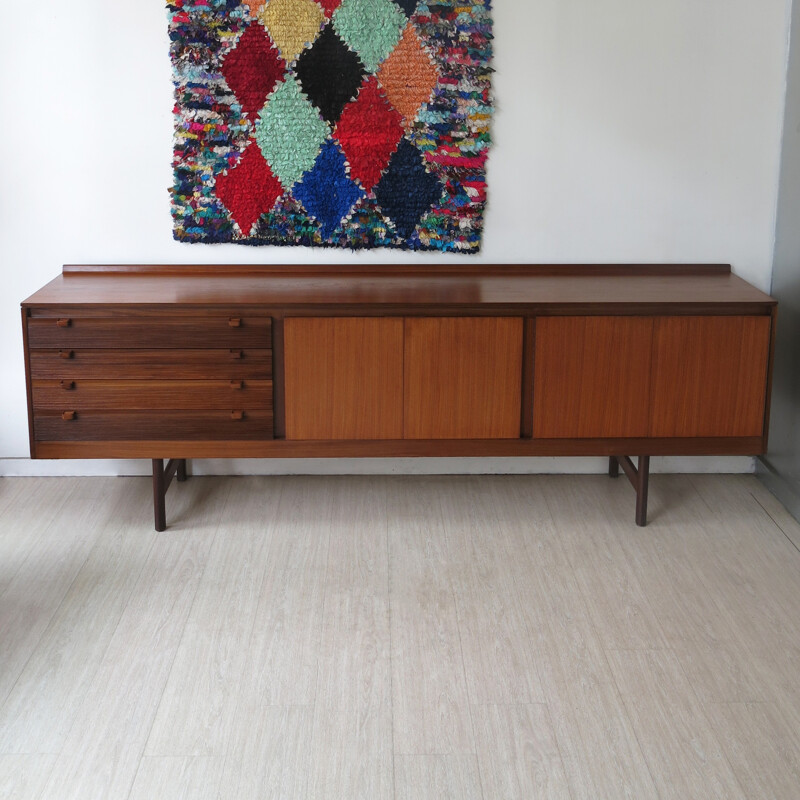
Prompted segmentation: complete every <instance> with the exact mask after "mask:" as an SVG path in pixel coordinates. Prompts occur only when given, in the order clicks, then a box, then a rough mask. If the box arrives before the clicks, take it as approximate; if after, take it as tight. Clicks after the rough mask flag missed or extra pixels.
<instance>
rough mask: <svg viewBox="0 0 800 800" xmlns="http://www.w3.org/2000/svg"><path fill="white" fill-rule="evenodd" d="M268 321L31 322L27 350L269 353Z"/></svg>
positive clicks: (64, 318)
mask: <svg viewBox="0 0 800 800" xmlns="http://www.w3.org/2000/svg"><path fill="white" fill-rule="evenodd" d="M271 333H272V320H271V319H269V318H263V317H245V318H242V317H229V316H219V317H213V316H206V317H170V318H166V317H164V316H161V315H159V316H154V317H110V318H109V317H67V316H59V317H31V318H30V319H29V320H28V345H29V347H31V348H34V349H35V348H43V347H49V348H59V349H69V348H77V347H90V348H92V349H103V348H115V349H116V348H120V349H123V348H169V349H174V348H201V347H214V348H244V347H255V348H265V349H269V348H271V347H272V337H271Z"/></svg>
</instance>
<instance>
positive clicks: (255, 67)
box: [222, 22, 286, 121]
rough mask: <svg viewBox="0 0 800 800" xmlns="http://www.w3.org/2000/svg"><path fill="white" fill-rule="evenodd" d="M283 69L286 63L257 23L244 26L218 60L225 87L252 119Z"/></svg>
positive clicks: (282, 73) (262, 105)
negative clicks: (227, 51) (242, 31)
mask: <svg viewBox="0 0 800 800" xmlns="http://www.w3.org/2000/svg"><path fill="white" fill-rule="evenodd" d="M285 71H286V62H285V61H284V60H283V59H282V58H281V56H280V53H279V52H278V48H277V47H275V45H274V44H273V43H272V39H270V38H269V35H268V34H267V32H266V31H265V30H264V26H263V25H261V24H260V23H258V22H254V23H253V24H252V25H250V26H249V27H248V28H247V30H246V31H245V32H244V33H243V34H242V36H241V38H240V39H239V41H238V42H237V44H236V47H234V49H233V50H231V51H230V53H228V54H227V55H226V56H225V60H224V61H223V62H222V74H223V75H224V76H225V80H226V81H227V82H228V86H230V87H231V90H232V91H233V93H234V94H235V95H236V98H237V100H238V101H239V102H240V103H241V104H242V108H243V109H244V110H245V112H246V113H247V115H248V116H249V117H250V119H252V120H253V121H255V117H256V114H258V112H259V111H261V109H262V108H263V107H264V103H265V102H266V100H267V96H268V95H269V93H270V92H271V91H272V90H273V88H274V87H275V84H276V83H277V82H278V81H279V80H281V78H283V75H284V73H285Z"/></svg>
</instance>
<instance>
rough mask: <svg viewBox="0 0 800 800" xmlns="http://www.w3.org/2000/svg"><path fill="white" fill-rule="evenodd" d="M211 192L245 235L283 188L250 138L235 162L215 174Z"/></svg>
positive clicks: (273, 203)
mask: <svg viewBox="0 0 800 800" xmlns="http://www.w3.org/2000/svg"><path fill="white" fill-rule="evenodd" d="M215 191H216V193H217V197H218V198H219V199H220V200H222V202H223V203H224V204H225V207H226V208H227V209H228V210H229V211H230V212H231V214H232V215H233V218H234V219H235V220H236V224H237V225H238V226H239V228H240V229H241V231H242V233H243V234H244V235H245V236H247V235H249V233H250V231H251V229H252V227H253V225H255V223H256V222H257V221H258V218H259V217H260V216H261V215H262V214H265V213H266V212H267V211H270V210H271V209H272V206H274V205H275V201H276V200H277V199H278V197H280V196H281V195H282V194H283V187H282V186H281V184H280V181H279V180H278V179H277V178H276V177H275V176H274V175H273V174H272V170H271V169H270V168H269V164H267V162H266V161H265V160H264V156H262V155H261V150H260V149H259V147H258V145H257V144H256V143H255V142H254V141H253V140H252V139H251V140H250V143H249V144H248V145H247V149H246V150H245V151H244V154H243V155H242V157H241V158H240V159H239V163H238V164H237V165H236V166H235V167H234V168H233V169H231V170H228V171H227V172H224V173H222V174H221V175H217V182H216V188H215Z"/></svg>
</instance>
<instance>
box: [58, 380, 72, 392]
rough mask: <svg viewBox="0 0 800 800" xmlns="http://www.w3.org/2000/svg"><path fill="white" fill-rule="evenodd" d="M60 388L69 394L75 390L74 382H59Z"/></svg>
mask: <svg viewBox="0 0 800 800" xmlns="http://www.w3.org/2000/svg"><path fill="white" fill-rule="evenodd" d="M61 388H62V389H64V390H65V391H67V392H69V391H70V390H72V389H74V388H75V381H61Z"/></svg>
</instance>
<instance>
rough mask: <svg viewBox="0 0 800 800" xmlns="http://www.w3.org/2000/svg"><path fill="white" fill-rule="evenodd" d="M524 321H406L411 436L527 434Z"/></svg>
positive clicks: (407, 416) (507, 436) (407, 423)
mask: <svg viewBox="0 0 800 800" xmlns="http://www.w3.org/2000/svg"><path fill="white" fill-rule="evenodd" d="M522 328H523V326H522V319H521V318H519V317H515V318H490V317H487V318H471V319H467V318H457V317H447V318H427V319H407V320H406V322H405V436H406V438H407V439H513V438H518V437H519V435H520V410H521V402H522Z"/></svg>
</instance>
